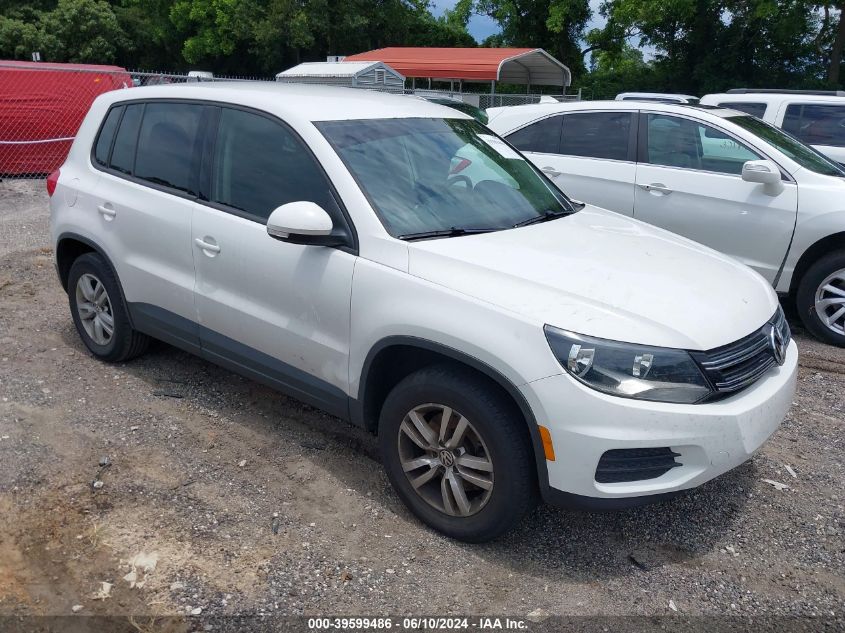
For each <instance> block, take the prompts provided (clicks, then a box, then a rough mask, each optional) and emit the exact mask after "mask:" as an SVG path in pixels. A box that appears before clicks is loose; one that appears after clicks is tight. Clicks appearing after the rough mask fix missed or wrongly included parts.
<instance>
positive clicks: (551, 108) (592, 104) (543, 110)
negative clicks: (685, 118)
mask: <svg viewBox="0 0 845 633" xmlns="http://www.w3.org/2000/svg"><path fill="white" fill-rule="evenodd" d="M591 110H603V111H612V110H623V111H628V112H631V111H636V110H647V111H649V112H666V113H675V114H684V113H687V114H689V113H690V112H695V113H696V115H697V116H699V117H701V118H702V119H703V120H705V121H706V120H708V117H718V118H725V117H729V116H745V115H743V114H742V113H741V112H737V111H736V110H729V109H727V108H718V107H712V106H700V105H697V104H692V103H661V102H657V101H566V102H563V103H534V104H530V105H521V106H507V107H503V108H490V109H488V110H487V114H488V116H489V117H490V123H489V124H488V125H489V126H490V127H491V128H493V130H495V131H496V132H498V133H499V134H509V133H510V132H511V131H513V130H515V129H517V128H519V127H522V126H523V125H527V124H528V123H531V122H533V121H537V120H539V119H542V118H544V117H547V116H551V115H552V114H558V113H564V112H588V111H591ZM710 120H711V121H715V119H713V118H711V119H710Z"/></svg>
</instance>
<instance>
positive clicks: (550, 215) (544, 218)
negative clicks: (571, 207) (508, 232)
mask: <svg viewBox="0 0 845 633" xmlns="http://www.w3.org/2000/svg"><path fill="white" fill-rule="evenodd" d="M565 215H572V212H571V211H550V210H546V211H543V213H542V215H535V216H534V217H533V218H528V219H527V220H522V221H521V222H517V223H516V224H514V225H513V228H515V229H518V228H519V227H521V226H529V225H531V224H539V223H540V222H548V221H549V220H557V219H558V218H562V217H563V216H565Z"/></svg>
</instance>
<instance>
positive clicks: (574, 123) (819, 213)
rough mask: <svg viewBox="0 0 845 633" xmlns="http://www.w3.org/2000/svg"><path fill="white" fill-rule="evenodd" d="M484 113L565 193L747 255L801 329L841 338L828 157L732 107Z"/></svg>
mask: <svg viewBox="0 0 845 633" xmlns="http://www.w3.org/2000/svg"><path fill="white" fill-rule="evenodd" d="M488 113H489V114H490V123H489V127H490V128H491V129H493V130H494V131H495V132H497V133H498V134H500V135H502V136H504V137H505V138H506V139H507V140H508V141H509V142H510V143H511V144H513V145H514V146H515V147H516V148H517V149H519V150H521V151H522V152H523V153H524V154H525V155H526V156H527V157H528V158H529V159H530V160H531V161H532V162H533V163H534V164H535V165H537V167H539V168H540V169H541V170H542V171H543V172H544V173H546V175H548V176H549V177H550V178H552V179H553V180H554V181H555V183H556V184H557V185H558V186H559V187H561V189H562V190H563V191H565V192H566V193H567V194H569V195H572V196H573V197H575V198H577V199H579V200H583V201H585V202H589V203H590V204H595V205H597V206H599V207H604V208H605V209H610V210H611V211H615V212H617V213H621V214H623V215H627V216H631V217H634V218H636V219H638V220H643V221H645V222H648V223H650V224H654V225H656V226H660V227H663V228H665V229H668V230H670V231H672V232H673V233H678V234H680V235H683V236H685V237H688V238H690V239H693V240H695V241H696V242H701V243H702V244H706V245H707V246H710V247H712V248H715V249H717V250H719V251H722V252H723V253H726V254H728V255H731V256H732V257H735V258H737V259H738V260H740V261H742V262H744V263H746V264H748V265H749V266H750V267H751V268H753V269H754V270H756V271H757V272H758V273H760V274H761V275H762V276H763V277H764V278H765V279H766V281H768V282H769V283H770V284H772V285H773V286H774V287H775V288H776V289H777V291H778V292H779V293H781V294H783V295H788V296H790V297H791V299H792V300H793V301H794V302H795V303H796V305H797V307H798V313H799V314H800V316H801V320H802V321H803V322H804V324H805V325H806V327H807V328H808V329H809V330H810V331H811V332H812V333H813V334H815V335H816V336H817V337H819V338H820V339H822V340H825V341H827V342H829V343H832V344H834V345H839V346H845V171H843V169H842V168H841V167H840V166H839V165H837V164H836V163H834V162H832V161H830V160H829V159H827V158H825V157H824V156H822V155H821V154H819V153H818V152H816V151H815V150H813V149H812V148H810V147H808V146H806V145H804V144H802V143H800V142H798V141H796V140H795V139H794V138H793V137H791V136H789V135H788V134H785V133H784V132H782V131H781V130H780V129H778V128H776V127H774V126H772V125H769V124H768V123H765V122H764V121H762V120H761V119H759V118H756V117H753V116H750V115H747V114H744V113H741V112H737V111H735V110H723V109H718V108H702V107H697V106H692V105H674V104H663V103H636V102H633V101H593V102H578V103H560V104H554V105H527V106H515V107H510V108H491V109H490V110H488ZM644 256H645V255H644ZM631 265H633V266H636V265H637V262H635V261H632V262H631ZM689 283H691V284H695V283H696V281H695V278H694V277H693V278H690V280H689Z"/></svg>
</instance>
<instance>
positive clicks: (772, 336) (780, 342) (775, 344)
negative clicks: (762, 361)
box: [769, 326, 787, 365]
mask: <svg viewBox="0 0 845 633" xmlns="http://www.w3.org/2000/svg"><path fill="white" fill-rule="evenodd" d="M769 344H770V345H771V347H772V355H773V356H774V357H775V362H776V363H777V364H778V365H783V364H784V363H785V362H786V347H787V343H786V340H785V339H784V337H783V332H781V331H780V328H779V327H776V326H772V328H771V329H770V330H769Z"/></svg>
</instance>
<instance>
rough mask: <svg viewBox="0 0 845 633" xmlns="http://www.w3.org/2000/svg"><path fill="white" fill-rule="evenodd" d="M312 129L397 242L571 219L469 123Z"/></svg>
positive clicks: (552, 192)
mask: <svg viewBox="0 0 845 633" xmlns="http://www.w3.org/2000/svg"><path fill="white" fill-rule="evenodd" d="M315 125H316V126H317V127H318V129H319V130H320V131H321V132H322V133H323V135H324V136H325V137H326V139H328V141H329V143H331V144H332V146H333V147H334V148H335V151H337V153H338V155H339V156H340V158H341V159H342V160H343V162H344V163H345V164H346V166H347V168H348V169H349V171H350V172H351V173H352V175H353V176H354V177H355V179H356V180H357V182H358V184H359V185H360V187H361V189H362V190H363V191H364V193H365V194H366V195H367V197H368V198H369V200H370V202H371V203H372V205H373V207H374V208H375V210H376V212H377V213H378V215H379V217H380V219H381V221H382V223H383V224H384V226H385V228H386V229H387V231H388V232H389V233H390V234H391V235H393V236H394V237H400V238H401V237H406V238H407V237H413V236H416V235H417V234H422V233H427V232H443V233H444V234H445V233H449V234H450V235H459V234H462V233H468V232H480V231H492V230H501V229H509V228H513V227H514V226H515V225H522V224H526V223H531V222H532V221H533V220H534V219H537V220H538V221H539V220H542V219H543V218H551V217H557V216H558V215H560V214H568V213H571V212H573V207H572V206H571V204H570V203H569V201H568V200H567V198H566V197H565V196H564V195H563V194H562V193H561V192H560V191H558V190H557V189H556V188H555V187H554V185H552V184H551V183H549V182H548V181H547V180H546V179H545V178H544V177H543V176H541V175H540V174H539V173H538V171H537V170H536V169H535V168H534V167H533V166H532V165H531V164H530V163H529V162H528V161H526V160H525V159H524V158H523V157H522V156H521V155H520V154H519V153H517V152H516V151H515V150H513V149H512V148H511V147H510V146H509V145H507V144H506V143H505V142H504V141H502V140H501V139H500V138H498V137H497V136H495V135H493V133H492V132H490V131H489V130H488V129H487V128H485V127H484V126H482V125H480V124H479V123H478V122H476V121H474V120H470V119H369V120H361V121H324V122H319V123H315ZM432 237H440V236H439V235H438V236H432Z"/></svg>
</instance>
